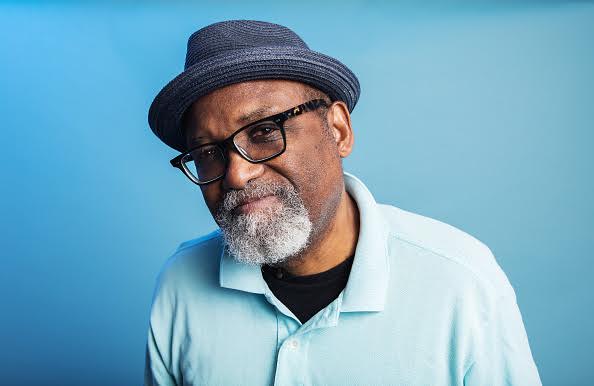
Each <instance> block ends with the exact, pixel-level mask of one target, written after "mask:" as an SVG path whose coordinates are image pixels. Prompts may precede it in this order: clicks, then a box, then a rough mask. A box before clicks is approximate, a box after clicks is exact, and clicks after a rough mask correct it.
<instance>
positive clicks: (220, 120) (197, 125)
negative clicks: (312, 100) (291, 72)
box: [184, 80, 305, 138]
mask: <svg viewBox="0 0 594 386" xmlns="http://www.w3.org/2000/svg"><path fill="white" fill-rule="evenodd" d="M304 89H305V87H304V85H302V84H300V83H297V82H292V81H279V80H267V81H251V82H243V83H237V84H234V85H230V86H226V87H224V88H221V89H219V90H216V91H214V92H212V93H210V94H208V95H205V96H203V97H201V98H199V99H198V100H197V101H195V102H194V103H193V104H192V105H191V106H190V107H189V108H188V110H187V114H186V119H185V120H184V128H185V129H186V130H187V131H186V134H187V136H188V137H189V138H191V137H199V136H203V135H213V134H215V132H218V131H220V130H221V129H223V130H225V131H228V130H232V129H233V128H235V129H237V128H239V127H241V126H244V125H246V124H249V123H250V122H254V121H256V120H258V119H261V118H264V117H266V116H269V115H272V114H275V113H278V112H280V111H283V110H284V109H287V108H290V107H292V105H293V104H295V103H301V99H302V95H303V92H304Z"/></svg>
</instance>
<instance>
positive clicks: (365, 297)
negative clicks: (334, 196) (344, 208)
mask: <svg viewBox="0 0 594 386" xmlns="http://www.w3.org/2000/svg"><path fill="white" fill-rule="evenodd" d="M344 182H345V189H346V191H347V192H348V193H349V194H350V195H351V197H352V198H353V200H355V202H356V203H357V207H358V209H359V238H358V240H357V248H356V250H355V259H354V261H353V266H352V268H351V273H350V275H349V280H348V282H347V285H346V287H345V289H344V294H343V298H342V307H341V312H355V311H381V310H383V309H384V304H385V300H386V291H387V288H388V261H387V253H386V227H385V225H384V220H383V218H382V216H381V213H380V211H379V209H378V207H377V203H376V202H375V200H374V198H373V196H372V195H371V192H369V190H368V189H367V187H366V186H365V185H364V184H363V182H361V181H360V180H359V179H358V178H356V177H355V176H353V175H351V174H349V173H344ZM219 281H220V285H221V287H225V288H231V289H236V290H240V291H245V292H251V293H256V294H264V293H265V292H266V282H265V281H264V279H263V278H262V273H261V270H260V267H259V266H257V265H247V264H243V263H238V262H237V261H236V260H235V259H234V258H233V256H231V255H230V254H229V253H228V251H227V248H223V253H222V256H221V263H220V276H219Z"/></svg>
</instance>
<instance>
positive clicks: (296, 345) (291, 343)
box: [289, 339, 299, 350]
mask: <svg viewBox="0 0 594 386" xmlns="http://www.w3.org/2000/svg"><path fill="white" fill-rule="evenodd" d="M289 348H290V349H291V350H297V348H299V342H298V341H297V340H296V339H291V340H290V341H289Z"/></svg>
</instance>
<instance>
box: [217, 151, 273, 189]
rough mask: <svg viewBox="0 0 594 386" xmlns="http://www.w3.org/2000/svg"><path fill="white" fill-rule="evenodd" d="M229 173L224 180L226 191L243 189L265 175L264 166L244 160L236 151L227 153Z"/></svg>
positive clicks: (227, 172)
mask: <svg viewBox="0 0 594 386" xmlns="http://www.w3.org/2000/svg"><path fill="white" fill-rule="evenodd" d="M227 156H228V157H229V160H228V162H227V171H226V173H225V177H224V178H223V186H224V188H225V189H243V188H245V186H246V185H247V183H248V182H250V181H251V180H253V179H256V178H258V177H260V176H261V175H262V173H264V165H263V164H261V163H259V164H254V163H251V162H249V161H248V160H246V159H245V158H243V157H242V156H241V155H240V154H239V153H238V152H237V151H236V150H230V151H229V152H228V153H227Z"/></svg>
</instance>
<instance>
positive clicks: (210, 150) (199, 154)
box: [192, 147, 217, 160]
mask: <svg viewBox="0 0 594 386" xmlns="http://www.w3.org/2000/svg"><path fill="white" fill-rule="evenodd" d="M216 156H217V150H216V149H215V148H214V147H207V148H204V149H198V150H196V151H194V152H192V158H194V160H204V159H210V158H214V157H216Z"/></svg>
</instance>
